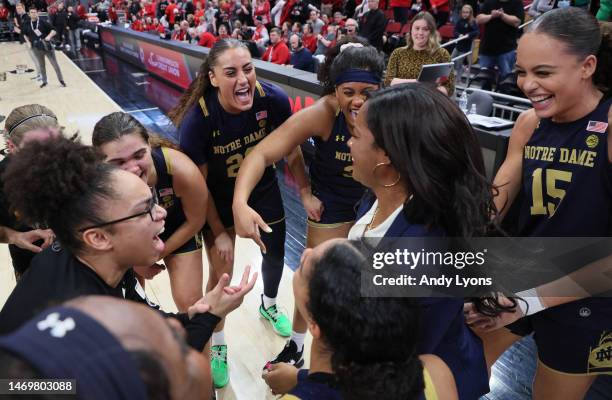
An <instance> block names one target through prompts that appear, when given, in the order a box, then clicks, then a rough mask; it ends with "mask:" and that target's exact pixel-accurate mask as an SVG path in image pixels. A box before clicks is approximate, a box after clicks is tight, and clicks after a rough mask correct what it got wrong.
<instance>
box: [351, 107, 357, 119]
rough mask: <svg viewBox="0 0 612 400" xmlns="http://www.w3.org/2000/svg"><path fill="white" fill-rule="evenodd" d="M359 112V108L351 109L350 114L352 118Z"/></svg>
mask: <svg viewBox="0 0 612 400" xmlns="http://www.w3.org/2000/svg"><path fill="white" fill-rule="evenodd" d="M358 114H359V109H358V108H357V109H353V110H351V116H352V117H353V119H357V115H358Z"/></svg>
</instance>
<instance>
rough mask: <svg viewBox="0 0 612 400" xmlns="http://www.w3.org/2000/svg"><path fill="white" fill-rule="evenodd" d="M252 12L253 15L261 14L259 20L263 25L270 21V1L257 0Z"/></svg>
mask: <svg viewBox="0 0 612 400" xmlns="http://www.w3.org/2000/svg"><path fill="white" fill-rule="evenodd" d="M254 14H255V16H259V15H260V16H261V20H262V22H263V24H264V25H268V24H271V23H272V17H271V16H270V2H269V1H268V0H257V3H256V5H255V10H254Z"/></svg>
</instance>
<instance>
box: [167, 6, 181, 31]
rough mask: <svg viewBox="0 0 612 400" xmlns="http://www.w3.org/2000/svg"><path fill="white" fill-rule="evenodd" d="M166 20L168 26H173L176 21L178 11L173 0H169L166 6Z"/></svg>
mask: <svg viewBox="0 0 612 400" xmlns="http://www.w3.org/2000/svg"><path fill="white" fill-rule="evenodd" d="M165 13H166V20H167V21H168V24H170V26H174V24H175V22H176V16H177V14H178V13H179V10H178V6H177V5H176V2H175V0H170V4H168V7H166V12H165Z"/></svg>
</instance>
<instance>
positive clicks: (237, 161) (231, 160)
mask: <svg viewBox="0 0 612 400" xmlns="http://www.w3.org/2000/svg"><path fill="white" fill-rule="evenodd" d="M251 150H253V147H249V148H248V149H246V152H245V153H244V156H243V155H242V154H240V153H238V154H234V155H233V156H231V157H228V158H227V160H225V164H227V176H228V178H235V177H237V176H238V170H239V169H240V165H241V164H242V161H243V160H244V158H245V157H246V156H248V155H249V153H250V152H251Z"/></svg>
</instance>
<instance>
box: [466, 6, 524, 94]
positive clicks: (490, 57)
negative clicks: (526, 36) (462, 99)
mask: <svg viewBox="0 0 612 400" xmlns="http://www.w3.org/2000/svg"><path fill="white" fill-rule="evenodd" d="M480 11H481V13H480V14H478V16H477V17H476V22H478V24H479V25H484V26H485V30H484V35H483V37H482V41H481V43H480V55H479V57H478V63H479V64H480V67H481V68H488V69H492V68H494V67H495V66H497V68H498V81H502V80H503V79H504V78H505V77H506V76H508V75H509V74H510V73H511V72H512V69H513V68H514V63H515V62H516V46H517V39H518V36H519V29H518V27H519V25H520V24H521V22H522V21H523V19H524V17H525V10H524V9H523V2H522V1H521V0H503V1H502V0H485V2H484V4H483V5H482V7H481V8H480ZM487 86H489V85H485V86H484V87H485V88H487V89H489V88H490V87H487Z"/></svg>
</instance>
